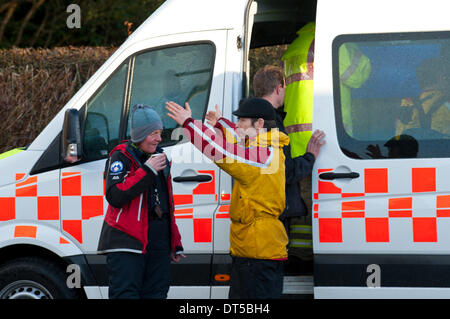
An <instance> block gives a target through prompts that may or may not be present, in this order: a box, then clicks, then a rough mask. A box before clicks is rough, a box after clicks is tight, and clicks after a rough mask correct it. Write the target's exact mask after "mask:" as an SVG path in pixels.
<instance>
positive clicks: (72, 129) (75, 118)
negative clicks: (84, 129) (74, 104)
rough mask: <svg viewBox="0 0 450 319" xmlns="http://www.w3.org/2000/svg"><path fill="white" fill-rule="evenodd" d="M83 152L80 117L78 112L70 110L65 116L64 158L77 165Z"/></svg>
mask: <svg viewBox="0 0 450 319" xmlns="http://www.w3.org/2000/svg"><path fill="white" fill-rule="evenodd" d="M81 150H82V147H81V131H80V116H79V113H78V110H76V109H69V110H67V111H66V113H65V115H64V126H63V136H62V154H61V155H62V158H63V159H64V161H65V162H67V163H75V162H77V161H79V160H80V159H81Z"/></svg>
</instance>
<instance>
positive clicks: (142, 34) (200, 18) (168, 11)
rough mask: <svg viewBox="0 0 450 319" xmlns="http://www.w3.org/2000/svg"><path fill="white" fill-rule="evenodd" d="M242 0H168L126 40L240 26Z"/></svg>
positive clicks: (245, 2)
mask: <svg viewBox="0 0 450 319" xmlns="http://www.w3.org/2000/svg"><path fill="white" fill-rule="evenodd" d="M247 2H248V1H243V0H226V1H217V0H189V1H186V0H166V1H165V2H164V3H163V4H162V5H161V6H160V7H159V8H158V9H157V10H156V11H155V12H154V13H153V14H152V15H151V16H150V17H149V18H148V19H147V20H145V21H144V22H143V23H142V24H141V25H140V26H139V28H138V29H137V30H136V31H134V32H133V33H132V35H131V36H130V37H129V38H128V40H127V41H133V42H134V41H140V40H143V39H149V38H153V37H157V36H163V35H169V34H180V33H188V32H198V31H205V30H219V29H234V28H241V27H242V24H243V22H244V15H243V14H242V13H243V12H245V7H246V5H247Z"/></svg>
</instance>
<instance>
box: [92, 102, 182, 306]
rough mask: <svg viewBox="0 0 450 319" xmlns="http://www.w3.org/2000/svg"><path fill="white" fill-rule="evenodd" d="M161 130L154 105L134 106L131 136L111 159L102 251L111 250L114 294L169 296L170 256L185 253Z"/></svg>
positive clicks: (109, 259)
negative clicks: (176, 220)
mask: <svg viewBox="0 0 450 319" xmlns="http://www.w3.org/2000/svg"><path fill="white" fill-rule="evenodd" d="M161 132H162V122H161V119H160V117H159V116H158V114H157V113H156V112H155V111H154V110H153V109H152V108H151V107H149V106H147V105H142V104H138V105H135V106H133V108H132V110H131V127H130V133H131V141H129V142H125V143H122V144H120V145H118V146H117V147H115V148H114V149H113V150H112V151H111V154H110V157H109V159H108V161H107V162H106V168H105V179H106V186H105V192H106V199H107V201H108V203H109V205H108V210H107V213H106V215H105V221H104V223H103V228H102V232H101V234H100V241H99V247H98V250H99V253H107V254H108V255H107V265H108V271H109V298H158V299H162V298H166V297H167V292H168V290H169V284H170V261H171V260H173V261H175V262H178V261H179V258H180V256H181V257H184V255H183V254H182V251H183V248H182V245H181V236H180V233H179V231H178V227H177V225H176V224H175V217H174V213H173V212H174V204H173V197H172V184H171V177H170V163H169V162H168V160H167V158H166V155H165V154H164V152H163V150H162V148H160V147H159V146H158V144H159V143H160V142H161Z"/></svg>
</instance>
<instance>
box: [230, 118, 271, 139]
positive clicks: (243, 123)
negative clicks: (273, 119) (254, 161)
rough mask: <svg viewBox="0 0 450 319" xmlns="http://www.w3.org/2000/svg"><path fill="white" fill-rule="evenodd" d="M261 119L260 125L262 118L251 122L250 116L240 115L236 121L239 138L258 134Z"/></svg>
mask: <svg viewBox="0 0 450 319" xmlns="http://www.w3.org/2000/svg"><path fill="white" fill-rule="evenodd" d="M261 121H262V125H264V120H262V119H258V121H256V122H255V123H254V124H252V119H251V118H247V117H241V118H239V121H238V122H237V125H236V132H237V133H238V135H239V137H240V138H241V139H244V138H245V136H248V137H249V138H252V137H255V136H256V135H258V132H259V129H260V128H261V127H260V126H261Z"/></svg>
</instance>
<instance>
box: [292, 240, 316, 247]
mask: <svg viewBox="0 0 450 319" xmlns="http://www.w3.org/2000/svg"><path fill="white" fill-rule="evenodd" d="M289 247H295V248H311V247H312V240H310V239H302V240H291V241H289Z"/></svg>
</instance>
